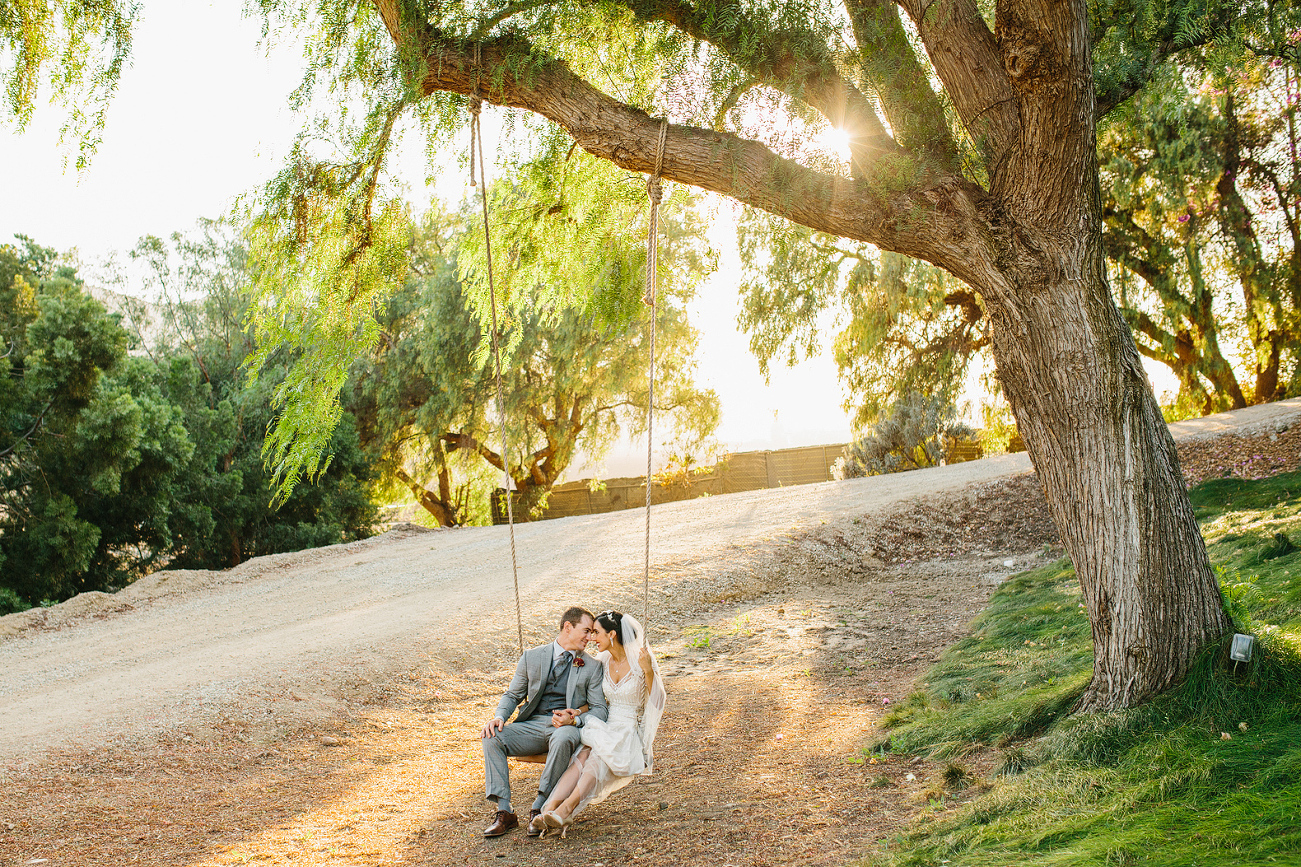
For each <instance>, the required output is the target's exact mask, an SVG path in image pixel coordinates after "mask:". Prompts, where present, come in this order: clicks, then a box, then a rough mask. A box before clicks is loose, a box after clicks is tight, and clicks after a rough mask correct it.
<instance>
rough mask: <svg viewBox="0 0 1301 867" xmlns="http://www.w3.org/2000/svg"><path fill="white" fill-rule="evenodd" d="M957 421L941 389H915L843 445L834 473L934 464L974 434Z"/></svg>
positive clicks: (871, 472)
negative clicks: (931, 392)
mask: <svg viewBox="0 0 1301 867" xmlns="http://www.w3.org/2000/svg"><path fill="white" fill-rule="evenodd" d="M974 433H975V431H973V430H972V429H971V428H970V427H968V426H967V425H965V424H962V423H961V422H959V421H958V413H957V410H956V409H955V408H954V406H953V404H952V403H951V402H949V401H947V400H945V399H944V397H943V396H942V395H935V396H931V397H927V396H925V395H923V394H921V393H919V392H916V391H914V392H911V393H909V394H907V395H905V396H904V397H902V398H900V399H899V400H897V401H895V402H894V404H893V405H891V406H890V408H889V410H888V411H887V412H885V413H883V414H882V415H881V418H880V419H879V420H878V421H877V422H876V424H874V425H872V427H871V429H869V430H867V431H866V432H864V433H863V435H862V436H859V437H857V438H855V440H854V441H853V442H852V443H850V444H849V446H848V447H847V448H846V449H845V455H844V457H843V458H842V459H841V460H840V461H839V462H838V464H839V466H838V468H836V469H835V472H836V478H840V479H852V478H858V477H861V476H876V475H881V474H883V473H898V472H904V471H907V470H919V469H922V468H923V467H936V466H939V465H940V463H941V462H942V461H943V460H944V453H945V449H946V448H947V447H948V446H949V445H950V444H951V443H952V442H953V441H954V440H957V439H961V438H964V437H970V436H971V435H972V434H974Z"/></svg>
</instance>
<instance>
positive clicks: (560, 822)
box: [542, 810, 573, 840]
mask: <svg viewBox="0 0 1301 867" xmlns="http://www.w3.org/2000/svg"><path fill="white" fill-rule="evenodd" d="M542 821H543V822H546V825H547V828H549V829H550V830H552V831H555V830H557V829H558V830H559V831H560V839H561V840H563V839H565V834H566V833H568V831H569V825H570V824H571V823H572V822H573V817H572V816H561V815H560V814H559V813H557V812H556V811H555V810H548V811H547V812H545V813H543V814H542Z"/></svg>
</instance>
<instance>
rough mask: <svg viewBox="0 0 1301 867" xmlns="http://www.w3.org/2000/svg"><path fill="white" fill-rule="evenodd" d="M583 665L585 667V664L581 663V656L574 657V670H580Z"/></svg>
mask: <svg viewBox="0 0 1301 867" xmlns="http://www.w3.org/2000/svg"><path fill="white" fill-rule="evenodd" d="M584 665H587V663H586V662H583V657H581V656H575V657H574V668H582V667H583V666H584Z"/></svg>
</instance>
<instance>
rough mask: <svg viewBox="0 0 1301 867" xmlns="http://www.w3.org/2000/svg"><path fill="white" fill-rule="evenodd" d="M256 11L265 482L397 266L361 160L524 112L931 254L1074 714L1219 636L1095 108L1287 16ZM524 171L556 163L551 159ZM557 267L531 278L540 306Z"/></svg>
mask: <svg viewBox="0 0 1301 867" xmlns="http://www.w3.org/2000/svg"><path fill="white" fill-rule="evenodd" d="M257 8H258V9H259V10H260V11H261V12H262V13H263V14H264V16H265V20H266V21H267V30H268V33H276V34H279V33H280V32H282V31H283V30H293V31H295V32H297V33H301V34H302V35H303V36H304V37H305V38H306V40H307V60H308V73H307V77H306V78H305V80H304V85H303V87H302V88H301V89H300V91H299V93H298V94H297V97H296V100H297V104H298V105H300V106H303V107H306V108H314V109H317V110H319V111H321V112H322V114H321V120H320V122H319V123H316V124H314V125H312V126H311V127H310V129H309V130H308V131H307V132H305V134H304V136H303V138H302V139H301V140H300V142H299V146H298V147H297V148H296V149H295V150H294V152H293V153H292V154H291V157H290V159H289V161H288V164H287V165H286V167H285V169H284V170H283V171H282V172H281V173H280V174H279V175H278V176H277V177H276V178H275V179H273V181H272V182H271V183H270V184H268V185H267V186H266V188H265V189H264V190H263V193H262V194H261V196H260V197H259V198H258V200H257V201H256V202H254V203H253V205H252V212H253V215H254V222H253V232H252V236H251V237H252V239H253V244H254V250H255V251H256V254H257V257H258V263H259V264H258V267H257V269H256V273H257V284H258V287H259V295H258V297H257V299H256V302H255V307H254V310H255V311H256V313H257V315H258V317H259V327H260V329H261V331H262V334H263V335H265V337H266V339H265V340H264V341H262V342H261V343H260V347H261V349H260V352H261V355H260V357H259V360H260V361H261V362H265V360H266V358H267V357H269V356H270V354H272V353H274V352H277V351H280V349H282V348H283V347H285V346H292V347H294V348H295V351H297V352H301V353H302V354H301V356H299V357H300V358H301V359H305V360H306V362H305V363H302V364H298V365H296V366H295V367H294V368H292V369H291V371H290V373H289V375H288V376H287V377H286V378H285V380H284V382H283V384H282V385H281V386H280V387H279V389H278V391H277V394H278V400H279V402H280V406H281V409H282V411H281V414H280V417H279V419H278V421H277V427H276V429H275V430H274V431H273V436H272V438H271V439H270V444H271V445H270V451H269V456H270V459H271V462H272V464H273V466H274V468H275V470H276V472H277V473H279V474H281V475H282V476H283V477H284V478H285V480H286V481H288V482H290V483H292V481H293V480H294V479H295V478H296V477H297V475H298V474H300V473H301V472H303V471H304V470H305V471H307V472H309V473H311V472H313V471H315V470H318V469H319V467H320V464H319V460H318V458H317V457H314V456H319V455H321V454H322V453H323V452H324V446H325V443H324V441H323V432H324V431H328V430H331V429H332V428H333V423H334V422H335V421H336V420H337V418H338V415H339V412H340V407H339V405H338V401H337V397H336V396H337V395H338V393H339V390H340V388H341V387H342V385H343V383H344V380H345V377H346V371H347V366H348V364H349V363H350V360H351V358H352V357H353V356H354V355H355V347H356V346H358V345H363V346H370V345H373V344H374V341H375V339H376V338H377V336H378V325H377V323H376V320H375V312H376V310H377V309H378V307H379V305H380V304H381V303H382V301H383V299H385V298H387V297H389V296H391V295H392V294H393V293H394V292H396V291H397V290H398V289H399V288H400V287H401V285H402V283H403V281H404V280H405V277H406V268H405V265H406V259H407V252H406V251H407V245H408V239H409V229H408V228H407V227H408V226H409V220H408V219H407V218H406V216H405V211H404V208H405V206H404V205H403V202H402V196H401V191H400V190H398V189H397V188H396V187H395V185H394V184H393V183H392V182H391V180H389V179H388V178H387V176H386V174H385V171H384V170H385V165H386V159H387V158H388V154H389V152H390V150H391V148H392V145H393V142H394V141H395V140H396V138H397V137H398V136H400V135H401V134H402V133H403V132H404V131H405V130H407V129H408V128H409V124H411V123H415V124H416V125H417V126H419V127H420V128H421V129H422V130H423V132H424V133H426V135H427V136H428V140H429V141H430V142H431V143H432V145H433V146H434V147H440V146H443V145H447V144H449V143H450V142H451V141H452V137H453V133H454V132H455V130H457V129H458V128H460V127H462V126H463V124H464V118H465V117H466V109H467V108H472V107H475V106H477V105H478V104H479V103H480V102H481V101H483V100H486V101H487V102H489V103H491V104H493V105H499V106H507V107H510V108H511V109H516V110H520V111H519V113H515V114H512V115H511V123H512V124H513V127H514V133H513V137H512V138H511V139H510V154H511V156H512V159H511V162H512V163H520V164H528V163H530V161H532V160H535V159H538V158H543V159H545V157H546V155H547V154H553V155H554V154H559V153H560V152H561V151H562V150H563V148H560V147H557V145H556V140H557V136H559V135H560V132H559V131H560V130H563V133H564V135H567V136H568V137H569V138H570V139H572V141H573V143H574V145H575V146H576V147H577V148H581V149H582V151H583V152H584V154H585V155H583V154H578V155H576V159H578V160H581V161H585V160H588V159H589V158H592V159H597V160H605V161H607V162H609V163H611V164H613V165H614V166H617V167H618V168H619V169H621V170H623V171H627V172H633V173H639V174H646V173H651V172H656V171H661V172H662V174H663V176H664V178H666V179H668V180H670V181H675V182H679V183H682V184H687V185H690V186H693V187H696V188H699V189H702V190H708V191H712V192H715V193H718V194H721V195H724V196H728V197H731V198H733V199H735V200H737V201H739V202H741V203H743V204H745V205H748V206H751V207H754V208H758V209H760V210H763V211H766V212H768V213H770V214H773V215H775V216H777V217H780V218H783V219H786V220H789V221H791V222H793V223H796V224H798V225H801V226H803V227H805V228H807V229H809V230H812V231H814V232H819V233H823V234H825V235H828V236H833V237H837V238H843V239H848V240H849V241H854V242H866V243H870V244H872V245H874V246H875V247H877V248H878V249H880V250H883V251H889V252H892V253H897V254H902V255H905V256H908V257H911V258H913V259H919V260H922V261H925V262H929V263H930V264H932V265H934V266H936V267H939V268H942V269H944V270H945V271H946V272H948V274H950V275H951V276H952V277H954V278H956V279H957V280H960V281H962V283H964V284H966V285H967V286H969V287H971V289H972V290H973V291H974V292H975V293H977V294H978V296H979V301H980V303H981V304H982V305H983V307H984V310H985V311H986V315H987V316H988V319H989V328H988V341H989V342H988V345H989V348H990V351H991V354H992V356H993V358H994V361H995V364H996V366H997V374H998V378H999V382H1000V384H1001V386H1002V389H1003V392H1004V394H1005V395H1006V397H1007V399H1008V402H1009V404H1010V406H1011V408H1012V411H1013V413H1014V414H1015V416H1016V419H1017V423H1018V427H1019V429H1020V431H1021V433H1022V434H1023V436H1024V439H1025V442H1026V445H1027V449H1028V451H1029V453H1030V455H1031V457H1032V459H1033V460H1034V462H1035V466H1036V468H1037V469H1038V471H1039V478H1040V480H1041V482H1042V484H1043V485H1044V489H1045V493H1046V494H1047V499H1048V502H1049V506H1050V509H1051V510H1052V514H1053V517H1054V519H1055V521H1056V522H1057V524H1058V527H1059V530H1060V531H1061V534H1062V539H1063V542H1064V544H1065V545H1066V548H1067V550H1068V551H1069V552H1070V554H1071V556H1072V559H1073V560H1074V563H1075V566H1076V572H1077V575H1078V577H1079V580H1080V584H1081V588H1082V590H1083V593H1084V601H1085V605H1086V608H1087V609H1088V612H1089V616H1090V620H1091V623H1092V625H1093V638H1094V646H1095V657H1094V677H1093V680H1092V682H1091V683H1090V685H1089V687H1088V689H1087V690H1086V691H1085V693H1084V695H1083V696H1082V697H1081V702H1080V706H1081V707H1083V708H1086V709H1093V710H1103V709H1113V708H1119V707H1128V706H1132V705H1134V704H1136V703H1139V702H1142V701H1144V700H1146V699H1147V698H1149V697H1151V696H1152V695H1154V694H1156V693H1158V692H1160V691H1162V690H1165V689H1167V688H1169V687H1170V686H1171V685H1173V684H1174V683H1177V682H1179V681H1180V680H1182V678H1183V677H1184V676H1185V675H1186V674H1187V672H1188V671H1189V670H1190V666H1191V665H1192V664H1193V660H1195V659H1196V658H1197V657H1198V655H1199V654H1200V653H1201V652H1202V651H1203V649H1204V648H1205V647H1206V645H1207V644H1208V643H1210V642H1213V641H1216V640H1218V639H1219V637H1220V636H1222V635H1223V634H1224V633H1225V632H1226V630H1228V629H1229V628H1230V626H1231V623H1230V622H1229V619H1228V617H1227V615H1226V614H1225V612H1224V610H1223V606H1222V599H1221V597H1220V594H1219V589H1218V585H1217V584H1216V580H1215V576H1214V573H1213V572H1212V570H1211V568H1210V563H1209V560H1208V559H1207V556H1206V551H1205V546H1204V544H1203V542H1202V539H1201V536H1200V532H1199V530H1198V527H1197V524H1196V521H1195V520H1194V518H1193V515H1192V510H1191V506H1190V505H1189V503H1188V498H1187V494H1186V491H1185V489H1184V486H1183V480H1182V477H1181V474H1180V472H1179V468H1178V458H1177V455H1176V453H1175V450H1174V446H1173V442H1172V440H1171V439H1170V436H1169V433H1168V431H1167V430H1166V429H1165V427H1164V423H1163V420H1162V417H1161V413H1160V408H1159V407H1158V406H1157V405H1156V401H1155V398H1154V396H1153V395H1152V393H1151V390H1150V387H1149V386H1148V384H1147V381H1146V377H1145V375H1144V373H1143V370H1142V367H1141V363H1140V356H1139V353H1138V349H1137V347H1136V345H1135V342H1134V339H1133V336H1132V334H1131V332H1130V331H1129V328H1128V326H1127V324H1126V322H1125V320H1124V318H1123V317H1122V315H1121V313H1120V311H1119V309H1118V308H1117V306H1116V304H1115V302H1114V300H1113V298H1112V294H1111V288H1110V286H1109V284H1108V281H1107V255H1106V251H1105V249H1104V243H1103V226H1104V215H1103V208H1102V202H1101V193H1100V183H1099V166H1098V154H1097V125H1098V122H1099V119H1101V118H1106V117H1107V116H1108V115H1109V113H1110V112H1112V111H1113V110H1115V109H1116V108H1117V107H1118V106H1120V105H1122V104H1124V103H1125V102H1126V101H1127V100H1129V99H1131V98H1132V97H1133V96H1134V95H1135V94H1136V93H1138V92H1139V91H1140V90H1142V89H1143V88H1144V87H1145V86H1147V85H1148V84H1149V82H1151V81H1152V80H1153V78H1154V76H1156V75H1157V74H1158V72H1159V71H1160V70H1161V69H1163V68H1164V66H1165V64H1167V62H1168V61H1170V60H1171V59H1172V58H1175V57H1178V56H1184V55H1187V54H1189V53H1192V52H1197V51H1205V52H1208V56H1210V54H1213V53H1215V52H1219V51H1223V50H1230V49H1231V50H1235V51H1247V52H1254V53H1256V54H1259V55H1277V56H1285V55H1286V54H1288V53H1289V52H1291V51H1292V50H1293V48H1292V42H1291V41H1290V40H1291V34H1292V33H1293V31H1294V29H1295V27H1296V24H1297V20H1296V19H1297V17H1298V14H1299V12H1298V10H1296V9H1294V8H1292V7H1291V6H1279V5H1277V4H1272V3H1270V4H1267V3H1263V2H1250V3H1246V4H1244V3H1240V2H1228V0H1223V2H1221V0H1211V2H1202V0H1198V2H1186V3H1185V2H1179V0H1176V2H1166V0H1151V2H1145V0H1139V2H1135V0H1114V2H1102V3H1094V4H1085V3H1082V2H1079V0H998V2H996V3H994V4H992V5H990V4H986V5H984V6H982V5H980V4H978V3H977V2H975V0H939V2H935V3H929V4H923V3H920V2H915V0H901V2H898V3H892V2H884V0H845V2H843V3H832V2H829V0H827V2H819V0H811V2H810V0H791V2H782V0H775V2H754V3H744V2H737V0H702V2H689V0H624V2H615V0H610V2H602V3H576V2H572V0H558V2H529V3H505V4H503V3H496V2H485V3H474V2H470V3H467V2H432V0H429V2H425V0H313V2H306V0H261V2H259V3H258V4H257ZM656 115H660V116H662V117H663V118H667V124H666V123H665V121H664V120H663V119H661V118H660V117H656ZM552 124H553V125H554V126H551V125H552ZM831 127H834V128H837V129H839V130H841V131H843V133H844V136H845V139H846V142H847V154H846V156H845V157H844V158H843V159H842V158H841V157H840V156H839V155H838V154H837V153H836V151H835V150H834V148H832V147H829V146H827V145H826V143H825V142H826V141H827V140H826V139H821V138H820V136H821V135H822V133H823V132H824V131H825V130H827V129H829V128H831ZM550 170H551V172H552V173H553V174H561V173H560V172H559V166H557V165H556V164H555V162H554V157H553V161H552V163H551V169H550ZM566 207H567V206H566V205H565V204H564V203H561V205H560V209H561V212H562V213H563V212H564V211H565V209H566ZM557 225H559V223H557ZM559 264H561V265H563V264H564V263H559ZM556 285H563V286H582V285H583V284H582V283H581V282H578V281H559V283H558V284H556ZM556 285H546V284H542V283H540V282H538V281H533V285H532V286H531V288H532V289H533V290H534V291H536V292H538V293H539V294H540V295H541V296H543V297H546V295H547V293H549V292H555V291H556ZM516 303H518V299H517V301H516Z"/></svg>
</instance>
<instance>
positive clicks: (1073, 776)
mask: <svg viewBox="0 0 1301 867" xmlns="http://www.w3.org/2000/svg"><path fill="white" fill-rule="evenodd" d="M1191 495H1192V499H1193V504H1194V507H1195V508H1196V509H1197V514H1198V518H1199V520H1200V521H1201V522H1202V527H1203V532H1204V533H1205V535H1206V539H1207V544H1208V547H1209V550H1210V554H1211V559H1212V561H1213V562H1214V563H1215V564H1216V568H1217V571H1218V572H1219V574H1220V578H1221V586H1222V587H1223V589H1224V595H1225V599H1226V604H1227V605H1228V607H1229V609H1230V613H1231V614H1232V615H1233V617H1234V620H1235V622H1236V623H1237V624H1238V628H1239V630H1240V631H1244V632H1250V633H1252V634H1255V635H1256V636H1258V637H1259V638H1260V642H1259V643H1258V645H1257V649H1256V655H1255V658H1254V659H1253V660H1252V662H1251V663H1250V664H1246V665H1238V666H1236V669H1235V666H1234V664H1233V663H1231V662H1228V661H1227V654H1226V653H1225V652H1224V648H1221V649H1220V650H1219V651H1218V652H1213V653H1208V654H1207V656H1206V657H1205V658H1204V659H1203V660H1202V661H1201V662H1200V664H1199V665H1198V666H1197V669H1196V671H1195V672H1194V673H1193V675H1192V676H1190V678H1189V679H1188V681H1187V682H1186V683H1185V684H1184V685H1183V686H1181V687H1180V688H1178V689H1176V690H1174V691H1172V692H1170V693H1168V694H1166V695H1164V696H1162V697H1161V698H1160V699H1158V700H1156V701H1154V702H1152V703H1150V704H1149V705H1147V706H1145V707H1143V708H1140V709H1137V710H1133V711H1127V712H1122V713H1112V714H1099V715H1071V714H1070V713H1069V711H1070V708H1071V706H1072V704H1073V702H1074V701H1075V699H1076V698H1077V697H1078V696H1079V694H1080V692H1081V691H1082V690H1083V689H1084V687H1085V685H1086V684H1087V682H1088V678H1089V673H1090V667H1091V661H1092V654H1091V648H1090V641H1089V624H1088V621H1087V619H1086V618H1085V615H1084V611H1083V607H1082V606H1081V604H1080V591H1079V587H1078V585H1077V584H1076V582H1075V576H1074V573H1073V570H1072V569H1071V567H1070V563H1069V561H1065V560H1063V561H1061V562H1059V563H1057V564H1055V565H1053V566H1049V567H1047V568H1043V569H1038V570H1035V571H1032V572H1026V573H1022V574H1020V575H1017V576H1015V577H1014V578H1013V579H1011V580H1009V581H1007V582H1006V583H1005V584H1004V585H1003V586H1002V587H1000V588H999V590H998V592H997V593H996V594H995V595H994V598H993V600H992V601H991V603H990V605H989V607H988V608H987V609H986V610H985V611H984V612H983V613H982V614H981V615H980V616H979V618H977V620H976V621H975V623H974V625H973V632H972V634H971V636H970V637H968V638H966V639H964V640H963V641H960V642H958V643H957V644H955V645H953V646H952V647H951V648H949V649H948V651H947V652H946V653H945V654H944V656H943V657H942V658H941V660H940V661H939V662H938V663H937V664H936V665H935V666H934V667H933V668H932V669H931V671H930V672H929V673H928V675H927V677H926V678H925V682H924V685H923V688H922V689H921V690H919V691H918V692H917V693H915V694H914V695H913V696H912V698H911V699H910V700H909V701H908V702H907V703H905V704H904V705H903V706H902V707H900V708H899V709H898V710H897V711H896V712H895V713H894V714H893V715H892V716H891V718H889V719H888V720H887V727H888V728H889V730H890V734H891V742H890V747H891V748H892V749H895V750H903V751H907V752H915V753H920V754H924V755H928V756H931V757H936V758H944V759H947V760H948V761H949V763H950V764H949V768H948V771H947V773H946V774H945V775H944V776H945V779H946V780H947V781H948V783H949V784H950V788H951V789H956V788H957V785H961V784H962V783H963V782H967V781H969V776H968V775H966V774H965V773H964V766H963V756H964V755H965V754H968V753H970V752H971V751H973V750H977V749H988V748H994V749H997V750H998V751H999V752H1000V754H1001V768H1000V769H999V772H998V774H997V775H996V776H995V777H994V778H993V779H991V780H987V781H983V783H982V785H981V787H980V788H982V789H985V791H983V792H982V793H981V794H978V795H975V796H974V797H973V796H970V795H969V793H968V794H967V795H963V796H962V797H961V799H960V800H961V803H960V804H959V805H957V806H956V807H955V806H952V805H951V803H949V802H948V799H947V796H941V797H938V798H936V799H934V800H933V801H932V806H933V809H932V810H931V811H930V812H929V813H928V814H927V816H926V818H924V819H923V820H922V821H921V822H920V823H919V824H918V825H917V826H916V827H915V828H914V830H913V831H912V832H911V833H910V834H909V835H906V836H905V837H903V838H900V839H899V840H896V841H895V842H894V843H893V844H892V845H891V847H890V849H889V851H888V852H886V853H885V854H883V855H882V856H880V857H879V858H876V859H873V860H872V861H870V862H869V863H876V864H889V865H950V867H957V865H973V867H977V865H979V867H983V865H1000V867H1001V865H1053V867H1056V865H1092V864H1098V865H1103V864H1107V865H1112V864H1134V865H1170V867H1202V865H1208V867H1209V865H1226V867H1227V865H1235V867H1236V865H1245V864H1295V865H1301V472H1297V473H1286V474H1282V475H1278V476H1275V477H1273V478H1269V479H1261V480H1255V481H1244V480H1238V479H1217V480H1214V481H1209V482H1206V483H1204V484H1202V485H1199V486H1198V487H1196V488H1194V489H1193V490H1192V491H1191ZM1226 647H1227V644H1226ZM955 784H956V785H955Z"/></svg>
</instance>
